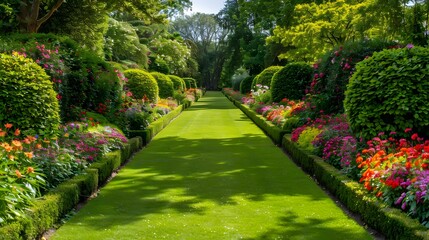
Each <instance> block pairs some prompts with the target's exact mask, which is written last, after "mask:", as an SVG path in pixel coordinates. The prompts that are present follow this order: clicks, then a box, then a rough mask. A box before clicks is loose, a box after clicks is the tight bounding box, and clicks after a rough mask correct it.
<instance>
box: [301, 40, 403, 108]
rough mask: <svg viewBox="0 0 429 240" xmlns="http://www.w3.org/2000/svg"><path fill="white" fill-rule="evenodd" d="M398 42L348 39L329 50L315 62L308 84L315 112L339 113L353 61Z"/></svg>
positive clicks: (354, 65) (353, 65)
mask: <svg viewBox="0 0 429 240" xmlns="http://www.w3.org/2000/svg"><path fill="white" fill-rule="evenodd" d="M395 47H397V43H394V42H391V41H385V40H377V39H374V40H362V41H356V42H347V43H346V44H344V45H342V46H338V47H336V48H334V49H333V50H332V51H328V52H326V53H325V55H323V57H322V58H321V59H320V60H319V61H318V62H317V63H315V64H314V71H315V74H314V76H313V81H312V83H311V85H310V91H309V93H310V94H311V95H312V96H311V99H310V101H311V103H312V105H313V106H314V107H316V111H320V110H323V111H324V113H328V114H331V113H342V112H343V111H344V109H343V101H344V92H345V91H346V88H347V84H348V83H349V78H350V77H351V76H352V74H353V72H354V71H355V69H356V64H357V63H358V62H360V61H362V60H364V59H365V58H368V57H370V56H372V54H373V53H374V52H378V51H381V50H383V49H387V48H395Z"/></svg>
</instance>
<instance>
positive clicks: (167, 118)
mask: <svg viewBox="0 0 429 240" xmlns="http://www.w3.org/2000/svg"><path fill="white" fill-rule="evenodd" d="M191 105H192V103H191V102H189V103H187V104H182V105H180V106H178V107H177V108H176V109H174V110H173V111H171V112H169V113H168V114H166V115H164V116H163V117H162V118H159V119H157V120H156V121H154V122H152V123H151V124H149V126H148V127H147V128H146V129H145V130H130V131H129V137H130V138H133V137H141V138H142V139H143V146H146V145H147V144H149V143H150V141H151V140H152V139H153V138H154V137H155V136H156V135H157V134H158V133H159V132H160V131H161V130H162V129H164V128H165V127H166V126H167V125H168V124H169V123H170V122H171V121H172V120H173V119H175V118H176V117H178V116H179V115H180V113H181V112H183V111H184V110H185V109H187V108H189V107H190V106H191Z"/></svg>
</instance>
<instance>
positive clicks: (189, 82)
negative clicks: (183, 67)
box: [183, 77, 197, 89]
mask: <svg viewBox="0 0 429 240" xmlns="http://www.w3.org/2000/svg"><path fill="white" fill-rule="evenodd" d="M183 80H185V84H186V88H188V89H189V88H197V80H195V79H194V78H190V77H187V78H183Z"/></svg>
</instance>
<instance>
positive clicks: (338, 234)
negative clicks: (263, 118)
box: [51, 92, 371, 240]
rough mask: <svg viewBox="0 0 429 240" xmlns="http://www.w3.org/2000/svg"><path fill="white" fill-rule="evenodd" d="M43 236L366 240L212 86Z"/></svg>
mask: <svg viewBox="0 0 429 240" xmlns="http://www.w3.org/2000/svg"><path fill="white" fill-rule="evenodd" d="M51 239H55V240H58V239H70V240H71V239H91V240H95V239H97V240H99V239H115V240H117V239H192V240H194V239H195V240H198V239H317V240H320V239H322V240H323V239H329V240H331V239H359V240H361V239H371V236H370V235H369V234H368V233H367V232H366V231H365V230H364V229H363V228H362V227H361V226H359V225H358V224H357V223H355V222H354V221H353V220H352V219H350V218H349V217H347V216H346V215H345V214H344V213H343V212H342V210H341V209H340V208H338V207H337V206H336V205H335V203H334V202H333V201H332V200H331V199H330V198H329V197H328V196H327V195H326V194H325V193H324V192H323V191H322V190H321V189H320V188H319V187H318V186H317V185H316V184H315V183H314V182H313V181H312V180H311V179H310V178H309V177H308V176H307V175H305V174H304V173H303V172H302V171H301V170H300V169H299V168H297V167H296V166H295V165H294V164H293V163H292V162H291V161H290V160H289V159H288V158H287V157H286V156H285V155H284V154H283V152H282V151H281V150H280V149H279V148H277V147H275V146H274V145H273V143H272V142H271V141H270V140H269V139H268V138H267V137H266V136H265V135H264V134H263V133H262V132H261V130H259V128H258V127H257V126H255V125H254V124H253V123H252V122H251V121H250V120H248V118H247V117H246V116H245V115H244V114H242V113H241V111H240V110H238V109H236V108H235V107H234V106H233V105H232V103H231V102H229V101H228V100H227V99H226V98H225V97H224V96H223V95H222V94H221V93H219V92H208V93H207V94H206V96H205V97H204V98H202V99H201V100H200V102H198V103H196V104H194V105H193V106H192V107H191V108H190V109H188V110H186V111H184V112H183V113H182V114H181V115H180V116H179V117H178V118H177V119H176V120H175V121H173V122H172V123H171V124H170V125H169V126H168V127H167V128H166V129H164V130H163V131H162V132H161V133H160V134H159V135H157V136H156V137H155V139H154V140H153V141H152V142H151V143H150V144H149V146H148V147H147V148H146V149H144V150H143V151H141V152H139V153H138V154H137V155H136V156H135V157H134V159H132V161H131V162H130V163H129V164H128V165H127V166H126V167H125V168H123V169H122V170H121V172H120V173H119V174H118V175H117V176H116V177H115V178H114V179H113V180H112V181H111V182H110V183H109V184H108V185H107V186H105V187H104V188H103V189H102V190H101V192H100V194H99V196H98V197H97V198H95V199H93V200H91V201H90V202H89V203H88V204H87V205H86V206H85V207H84V208H82V209H81V210H80V211H79V212H78V213H77V214H76V215H75V216H74V217H73V218H72V219H71V220H70V221H69V222H67V223H66V224H65V225H64V226H62V227H61V228H60V229H59V230H58V231H57V232H56V233H55V234H54V236H52V237H51Z"/></svg>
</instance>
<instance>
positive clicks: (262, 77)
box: [252, 66, 282, 88]
mask: <svg viewBox="0 0 429 240" xmlns="http://www.w3.org/2000/svg"><path fill="white" fill-rule="evenodd" d="M280 69H282V67H281V66H271V67H268V68H266V69H264V70H263V71H262V72H261V73H259V74H258V75H256V77H255V78H254V79H253V82H252V88H253V87H255V86H256V85H257V84H261V85H263V86H271V80H272V78H273V76H274V74H275V73H276V72H278V71H280Z"/></svg>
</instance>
